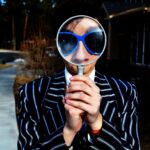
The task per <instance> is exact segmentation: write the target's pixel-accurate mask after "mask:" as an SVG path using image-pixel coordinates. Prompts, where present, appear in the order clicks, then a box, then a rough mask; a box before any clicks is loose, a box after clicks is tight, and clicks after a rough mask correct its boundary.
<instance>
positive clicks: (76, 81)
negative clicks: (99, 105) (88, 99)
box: [67, 76, 100, 95]
mask: <svg viewBox="0 0 150 150" xmlns="http://www.w3.org/2000/svg"><path fill="white" fill-rule="evenodd" d="M70 81H71V82H70V85H69V88H68V89H67V92H77V91H82V92H85V93H86V94H88V95H91V94H93V92H94V93H95V92H96V93H99V92H100V89H99V88H98V87H97V86H96V85H95V83H94V82H93V81H92V80H91V79H90V78H88V77H85V76H73V77H71V79H70Z"/></svg>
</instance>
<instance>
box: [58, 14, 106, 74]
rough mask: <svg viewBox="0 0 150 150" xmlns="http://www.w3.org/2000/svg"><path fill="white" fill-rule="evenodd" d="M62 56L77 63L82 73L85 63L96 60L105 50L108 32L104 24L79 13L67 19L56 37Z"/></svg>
mask: <svg viewBox="0 0 150 150" xmlns="http://www.w3.org/2000/svg"><path fill="white" fill-rule="evenodd" d="M56 44H57V48H58V50H59V52H60V54H61V56H62V57H63V58H64V59H65V60H66V61H67V62H69V63H71V64H74V65H77V67H78V74H79V75H82V74H83V71H84V67H85V65H88V64H90V63H93V62H95V61H96V60H97V59H98V58H99V57H100V56H101V55H102V54H103V52H104V49H105V46H106V34H105V31H104V29H103V27H102V25H101V24H100V23H99V22H98V21H97V20H95V19H94V18H92V17H89V16H85V15H78V16H74V17H71V18H69V19H68V20H66V21H65V22H64V23H63V24H62V25H61V26H60V28H59V30H58V32H57V37H56Z"/></svg>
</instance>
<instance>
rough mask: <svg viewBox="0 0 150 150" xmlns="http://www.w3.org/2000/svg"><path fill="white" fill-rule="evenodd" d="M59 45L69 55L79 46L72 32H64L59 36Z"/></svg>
mask: <svg viewBox="0 0 150 150" xmlns="http://www.w3.org/2000/svg"><path fill="white" fill-rule="evenodd" d="M58 42H59V46H60V48H61V50H62V53H63V54H64V55H69V54H70V53H72V51H73V50H74V49H75V47H76V46H77V39H76V37H75V36H73V35H71V34H65V33H62V34H60V35H59V38H58Z"/></svg>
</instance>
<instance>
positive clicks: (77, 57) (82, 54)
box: [72, 41, 88, 64]
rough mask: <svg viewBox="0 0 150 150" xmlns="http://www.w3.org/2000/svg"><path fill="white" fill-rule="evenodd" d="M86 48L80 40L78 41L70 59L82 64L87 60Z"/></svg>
mask: <svg viewBox="0 0 150 150" xmlns="http://www.w3.org/2000/svg"><path fill="white" fill-rule="evenodd" d="M87 56H88V55H87V50H86V48H85V47H84V44H83V42H82V41H79V45H78V48H77V50H76V51H75V52H74V54H73V56H72V61H73V62H74V63H77V64H84V63H86V62H87V61H88V57H87Z"/></svg>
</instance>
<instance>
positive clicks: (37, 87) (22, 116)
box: [17, 79, 68, 150]
mask: <svg viewBox="0 0 150 150" xmlns="http://www.w3.org/2000/svg"><path fill="white" fill-rule="evenodd" d="M42 84H43V79H38V80H37V81H36V80H35V81H33V82H30V83H27V84H25V85H23V86H22V87H21V88H20V90H19V92H20V105H19V113H18V115H17V122H18V129H19V136H18V150H39V149H40V150H55V149H57V150H59V149H63V150H65V149H66V150H67V149H68V148H67V146H66V145H65V142H64V139H63V135H62V132H63V127H60V128H59V129H58V130H56V131H55V132H54V133H52V134H51V135H50V136H49V137H48V138H47V137H45V136H44V135H43V134H42V129H41V127H40V126H41V124H40V109H39V107H40V103H41V99H40V95H39V93H38V92H40V91H41V90H42V89H41V88H43V87H44V86H43V85H42ZM37 91H38V92H37Z"/></svg>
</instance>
